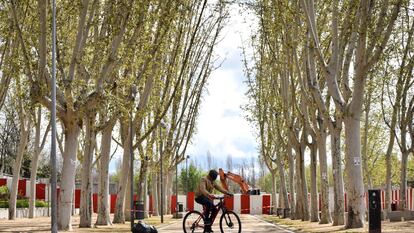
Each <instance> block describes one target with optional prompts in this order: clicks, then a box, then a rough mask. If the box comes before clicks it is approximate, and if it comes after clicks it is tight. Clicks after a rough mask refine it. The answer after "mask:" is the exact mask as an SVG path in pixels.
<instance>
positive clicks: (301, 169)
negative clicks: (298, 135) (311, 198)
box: [296, 139, 309, 221]
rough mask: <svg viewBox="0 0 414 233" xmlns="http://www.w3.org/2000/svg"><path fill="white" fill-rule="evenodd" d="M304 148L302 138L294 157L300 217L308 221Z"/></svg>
mask: <svg viewBox="0 0 414 233" xmlns="http://www.w3.org/2000/svg"><path fill="white" fill-rule="evenodd" d="M305 148H306V144H305V141H304V140H303V139H302V142H301V145H300V148H299V151H298V156H297V157H296V158H297V159H298V160H297V161H296V163H298V165H297V168H298V170H297V173H296V174H298V175H299V178H300V182H297V183H299V185H300V186H299V187H298V188H299V189H301V190H300V193H299V195H300V196H301V197H300V203H301V207H300V209H301V211H302V213H301V219H302V221H308V220H309V202H308V186H307V182H306V172H305Z"/></svg>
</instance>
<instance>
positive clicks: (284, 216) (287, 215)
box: [282, 208, 290, 218]
mask: <svg viewBox="0 0 414 233" xmlns="http://www.w3.org/2000/svg"><path fill="white" fill-rule="evenodd" d="M289 217H290V209H289V208H285V209H283V216H282V218H289Z"/></svg>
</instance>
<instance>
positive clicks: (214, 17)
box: [0, 0, 227, 230]
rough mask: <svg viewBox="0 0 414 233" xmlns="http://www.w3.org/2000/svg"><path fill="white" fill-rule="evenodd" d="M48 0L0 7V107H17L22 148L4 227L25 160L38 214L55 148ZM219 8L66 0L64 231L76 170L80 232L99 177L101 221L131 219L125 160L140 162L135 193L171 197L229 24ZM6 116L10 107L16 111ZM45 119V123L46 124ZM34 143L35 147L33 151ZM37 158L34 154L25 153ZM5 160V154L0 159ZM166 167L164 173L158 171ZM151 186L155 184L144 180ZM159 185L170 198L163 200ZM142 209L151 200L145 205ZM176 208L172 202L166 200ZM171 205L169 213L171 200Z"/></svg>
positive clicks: (201, 3)
mask: <svg viewBox="0 0 414 233" xmlns="http://www.w3.org/2000/svg"><path fill="white" fill-rule="evenodd" d="M49 3H50V1H47V0H37V1H34V0H30V1H14V0H10V1H3V2H2V3H0V18H1V20H0V51H1V53H0V54H1V59H0V61H1V63H0V78H1V81H0V82H1V85H0V109H3V108H2V107H3V106H4V105H9V106H13V107H12V109H14V111H15V112H16V113H17V119H18V123H17V125H18V134H17V135H19V136H18V137H19V138H18V139H15V140H16V141H18V142H19V143H18V145H17V149H16V153H15V159H14V165H13V171H12V173H13V184H12V189H11V196H10V208H9V219H14V218H15V203H16V195H17V193H16V192H17V185H18V180H19V175H20V170H21V164H22V159H23V155H24V154H25V153H29V154H31V155H32V158H31V168H30V170H31V174H30V178H31V180H32V188H31V190H32V191H31V194H30V199H31V202H30V203H31V215H30V217H33V208H34V207H33V203H34V202H33V201H34V195H35V186H34V183H35V182H34V181H35V180H36V174H37V168H38V161H39V157H40V155H41V151H42V150H43V149H44V147H45V145H46V144H47V143H48V139H47V138H48V132H49V131H50V130H49V128H50V122H49V120H48V119H49V116H48V112H49V111H50V109H51V99H50V89H51V71H50V67H51V60H50V57H51V49H50V46H49V45H50V44H51V42H50V38H51V30H50V28H51V27H50V25H51V14H50V13H51V6H50V5H49ZM226 17H227V11H226V7H225V5H224V3H223V2H222V1H217V2H216V3H214V4H213V3H208V2H207V0H183V1H173V0H166V1H165V0H140V1H136V0H128V1H101V0H81V1H75V2H67V1H59V2H58V4H57V92H56V93H57V101H56V102H57V117H58V121H59V122H58V123H59V129H58V145H59V149H60V151H61V154H62V159H63V162H62V170H60V174H61V179H60V181H59V187H60V195H59V200H58V206H59V208H58V210H59V213H58V228H59V230H70V229H71V208H72V203H73V193H74V185H75V177H76V170H77V169H80V175H79V177H78V178H79V179H80V181H81V209H80V227H91V226H92V203H91V194H92V189H91V187H92V184H91V181H92V171H93V170H94V169H96V171H97V172H98V174H99V193H98V202H99V204H98V219H97V222H96V224H97V225H108V224H111V222H114V223H124V222H125V220H128V219H129V218H130V211H129V210H128V209H129V207H128V204H126V203H130V202H129V200H128V199H129V197H130V195H129V194H128V192H131V190H130V189H129V188H127V187H129V183H130V182H133V181H130V180H129V177H130V174H129V166H130V163H131V162H132V161H130V153H133V154H134V155H135V156H134V157H135V159H136V160H138V161H139V170H138V171H137V172H138V182H137V184H136V186H137V190H138V196H139V197H140V198H141V199H146V195H144V194H146V193H147V191H148V189H150V190H151V192H152V193H153V195H154V197H156V201H155V203H156V206H155V208H156V210H157V211H158V210H159V208H158V204H157V203H158V202H159V201H160V199H161V198H165V199H167V198H166V197H167V196H169V195H170V194H171V192H172V184H173V182H172V177H173V176H172V174H173V172H174V169H175V167H176V166H175V165H176V164H177V163H180V162H181V161H182V160H184V159H185V153H186V149H187V146H188V144H189V142H190V140H191V137H192V135H193V134H194V132H195V130H196V129H195V121H196V119H197V115H198V109H199V107H200V102H201V99H202V94H203V90H205V88H206V83H207V80H208V77H209V76H210V73H211V72H212V70H213V69H214V62H215V60H216V57H215V55H214V47H215V45H216V43H217V42H218V38H219V34H220V31H221V29H222V27H223V25H224V23H225V20H226ZM9 109H10V108H9ZM48 122H49V123H48ZM113 141H116V143H117V144H118V145H119V146H120V147H122V149H123V156H122V171H121V174H120V180H119V190H118V193H117V200H116V208H115V216H114V219H113V220H112V221H111V219H110V216H109V205H108V204H109V194H108V191H109V181H108V180H109V162H110V160H111V152H112V151H113V145H112V144H113V143H112V142H113ZM29 144H30V145H32V146H30V147H29V146H28V145H29ZM28 150H30V151H28ZM3 156H7V154H6V155H3V153H2V158H3ZM161 156H162V158H163V160H164V163H163V164H164V171H166V174H164V176H163V177H160V176H159V175H158V172H157V171H158V170H159V168H160V167H159V160H160V157H161ZM149 178H151V180H152V181H153V182H151V187H148V186H149V185H148V182H147V180H149ZM160 180H163V181H164V184H165V185H164V186H165V190H166V193H165V195H164V196H162V197H161V196H160V195H159V194H160V192H159V190H160V189H161V188H162V187H160V185H159V182H157V181H160ZM144 201H145V200H144ZM169 201H170V200H168V201H167V200H165V203H168V202H169ZM166 206H168V207H169V206H170V205H169V204H167V205H166Z"/></svg>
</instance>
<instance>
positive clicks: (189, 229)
mask: <svg viewBox="0 0 414 233" xmlns="http://www.w3.org/2000/svg"><path fill="white" fill-rule="evenodd" d="M183 230H184V233H203V232H204V216H203V215H202V214H201V213H200V212H198V211H195V210H194V211H190V212H188V213H187V214H186V215H185V217H184V219H183Z"/></svg>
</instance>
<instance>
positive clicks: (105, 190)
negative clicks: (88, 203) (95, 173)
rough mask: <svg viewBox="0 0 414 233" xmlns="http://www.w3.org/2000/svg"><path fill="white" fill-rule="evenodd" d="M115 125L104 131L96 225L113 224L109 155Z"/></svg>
mask: <svg viewBox="0 0 414 233" xmlns="http://www.w3.org/2000/svg"><path fill="white" fill-rule="evenodd" d="M114 125H115V124H114V123H112V124H110V125H108V126H107V127H105V128H104V130H103V131H102V138H101V157H100V158H99V191H98V218H97V220H96V225H106V226H107V225H112V223H111V217H110V206H109V203H110V199H109V162H110V157H109V156H110V153H111V142H112V130H113V128H114Z"/></svg>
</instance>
